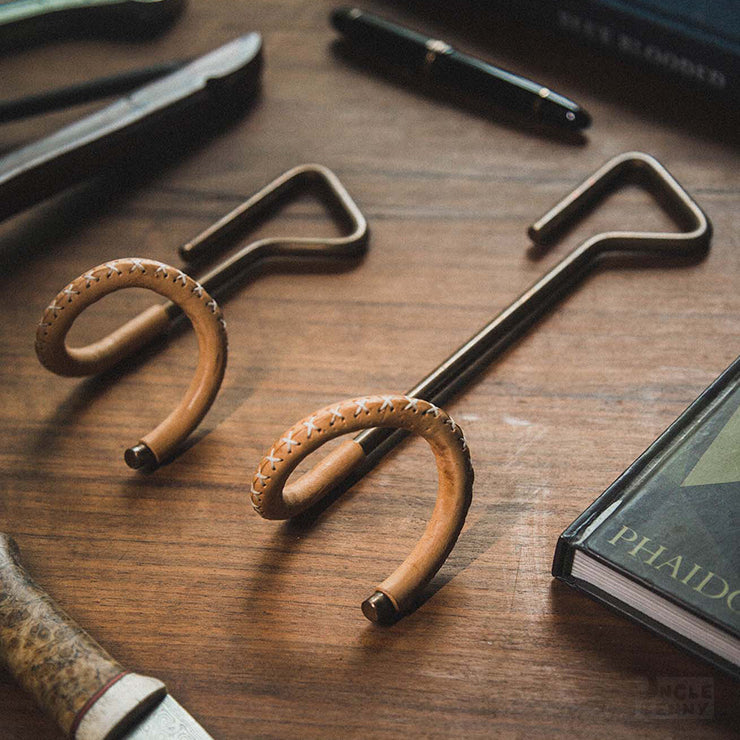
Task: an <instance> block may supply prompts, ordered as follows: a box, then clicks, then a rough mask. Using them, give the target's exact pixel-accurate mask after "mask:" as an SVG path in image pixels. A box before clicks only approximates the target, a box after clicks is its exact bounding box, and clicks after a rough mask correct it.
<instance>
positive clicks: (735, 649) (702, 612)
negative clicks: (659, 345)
mask: <svg viewBox="0 0 740 740" xmlns="http://www.w3.org/2000/svg"><path fill="white" fill-rule="evenodd" d="M552 573H553V575H554V576H556V577H557V578H559V579H561V580H563V581H565V582H566V583H568V584H569V585H571V586H573V587H574V588H576V589H578V590H579V591H582V592H584V593H586V594H588V595H590V596H592V597H594V598H596V599H597V600H600V601H602V602H605V603H606V604H608V605H610V606H611V607H613V608H614V609H616V610H617V611H619V612H621V613H623V614H625V615H627V616H628V617H631V618H632V619H634V620H636V621H637V622H639V623H641V624H643V625H644V626H646V627H648V628H649V629H651V630H653V631H655V632H657V633H659V634H660V635H663V636H664V637H666V638H668V639H669V640H671V641H672V642H674V643H676V644H678V645H680V646H681V647H683V648H685V649H686V650H688V651H690V652H692V653H694V654H696V655H699V656H701V657H703V658H705V659H707V660H709V661H710V662H712V663H713V664H714V665H716V666H718V667H719V668H721V669H723V670H725V671H726V672H728V673H730V674H731V675H733V676H735V677H736V678H740V357H739V358H738V359H736V360H735V361H734V362H733V364H732V365H730V367H729V368H727V370H725V371H724V372H723V373H722V375H720V377H719V378H717V379H716V380H715V381H714V382H713V383H712V384H711V385H710V386H709V387H708V388H707V389H706V390H705V391H704V392H703V393H702V394H701V395H700V396H699V398H697V399H696V400H695V401H694V402H693V403H692V404H691V406H689V408H688V409H686V411H684V413H683V414H681V416H680V417H679V418H678V419H677V420H676V421H675V422H674V423H673V424H672V425H671V426H670V427H669V428H668V429H667V430H666V431H665V432H664V433H663V434H662V435H661V436H660V437H659V438H658V439H657V440H656V441H655V442H654V443H653V444H652V445H651V446H650V447H649V448H648V449H647V450H646V451H645V452H644V453H643V454H642V455H641V456H640V457H639V458H638V459H637V460H636V461H635V462H634V463H633V464H632V465H631V466H630V467H629V468H628V469H627V470H626V471H625V472H624V473H623V474H622V475H621V476H620V477H619V478H618V479H617V480H616V481H615V482H614V483H613V484H612V485H611V486H609V488H608V489H607V490H606V491H605V492H604V493H603V494H602V495H601V496H600V497H599V498H598V499H597V500H596V501H595V502H594V503H593V504H592V505H591V506H590V507H589V508H588V509H587V510H586V511H585V512H584V513H583V514H581V516H580V517H578V519H576V521H575V522H573V524H571V525H570V527H568V528H567V529H566V530H565V532H563V534H562V535H561V536H560V539H559V541H558V545H557V548H556V551H555V558H554V562H553V568H552Z"/></svg>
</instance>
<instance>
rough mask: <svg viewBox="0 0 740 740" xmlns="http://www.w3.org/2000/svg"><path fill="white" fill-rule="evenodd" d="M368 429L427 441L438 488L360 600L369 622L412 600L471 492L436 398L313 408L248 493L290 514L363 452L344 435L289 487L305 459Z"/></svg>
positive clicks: (262, 508)
mask: <svg viewBox="0 0 740 740" xmlns="http://www.w3.org/2000/svg"><path fill="white" fill-rule="evenodd" d="M372 427H385V428H396V429H406V430H408V431H410V432H414V433H416V434H420V435H421V436H422V437H424V439H426V441H427V442H428V443H429V445H430V446H431V448H432V450H433V452H434V456H435V459H436V463H437V472H438V477H439V489H438V492H437V501H436V504H435V506H434V510H433V511H432V515H431V518H430V520H429V523H428V524H427V527H426V529H425V531H424V533H423V535H422V537H421V539H420V540H419V542H418V543H417V544H416V546H415V547H414V549H413V550H412V552H411V554H410V555H409V556H408V557H407V558H406V560H404V562H403V563H402V564H401V565H400V566H399V567H398V568H397V569H396V570H395V571H394V572H393V573H392V574H391V575H390V576H389V577H388V578H386V579H385V580H384V581H383V582H382V583H381V584H380V585H379V586H378V587H377V588H376V592H375V593H374V594H373V595H372V596H371V597H370V598H368V599H367V600H366V601H365V602H364V603H363V605H362V611H363V613H364V614H365V616H366V617H367V618H368V619H370V620H371V621H374V622H384V623H387V622H392V621H394V620H395V619H397V618H398V616H399V615H401V614H402V613H403V612H405V611H407V610H408V609H409V608H410V607H411V606H412V605H413V603H414V600H415V598H416V596H417V595H418V594H419V592H420V591H421V589H422V588H423V587H424V585H425V584H426V583H428V582H429V580H430V579H431V578H432V577H433V576H434V574H435V573H436V572H437V571H438V570H439V568H440V567H441V565H442V563H443V562H444V561H445V559H446V558H447V556H448V555H449V553H450V551H451V550H452V548H453V547H454V545H455V542H456V541H457V538H458V535H459V534H460V530H461V529H462V526H463V523H464V521H465V515H466V514H467V511H468V507H469V506H470V501H471V499H472V490H473V468H472V465H471V462H470V453H469V451H468V446H467V444H466V442H465V437H464V435H463V433H462V430H461V429H460V427H459V426H458V425H457V424H456V423H455V422H454V421H453V420H452V418H451V417H450V416H448V415H447V414H446V413H445V412H444V411H442V409H439V408H437V407H436V406H435V405H434V404H431V403H429V402H428V401H424V400H421V399H417V398H409V397H408V396H401V395H390V396H369V397H367V398H357V399H351V400H347V401H342V402H340V403H338V404H334V405H333V406H327V407H326V408H324V409H321V410H319V411H316V412H314V413H313V414H311V415H310V416H308V417H306V418H305V419H303V420H302V421H300V422H298V424H296V425H295V426H293V427H291V428H290V429H289V430H288V431H287V432H285V434H283V435H282V436H281V437H280V438H279V439H278V440H276V441H275V443H274V444H273V446H272V448H271V450H270V453H269V454H268V455H266V456H265V457H264V458H263V459H262V461H261V462H260V464H259V466H258V467H257V471H256V472H255V474H254V479H253V481H252V487H251V498H252V505H253V506H254V509H255V510H256V511H257V513H259V514H260V515H261V516H263V517H265V518H266V519H287V518H289V517H292V516H295V515H296V514H298V513H300V512H301V511H303V510H304V509H306V508H307V507H309V506H311V505H312V504H313V503H315V502H316V501H318V500H319V499H321V498H322V497H323V496H324V495H325V494H326V493H327V492H328V491H329V490H330V488H331V487H332V486H333V485H336V484H337V483H338V482H339V481H341V480H342V479H343V478H344V477H346V475H347V474H348V473H349V471H350V470H352V469H353V468H354V467H356V466H357V465H358V464H359V463H360V462H361V461H362V460H363V458H364V452H363V450H362V447H360V445H359V444H357V443H356V442H355V441H353V440H348V441H347V442H344V443H343V444H342V445H340V446H339V447H338V448H336V449H335V450H334V451H333V452H331V453H330V454H329V455H327V456H326V457H325V458H324V459H323V460H322V461H321V462H320V463H319V464H318V465H316V466H315V467H314V468H312V469H311V470H310V471H309V472H308V473H306V474H305V475H303V476H301V477H300V478H299V479H298V480H297V481H295V482H294V483H292V484H290V485H286V482H287V479H288V477H289V476H290V474H291V473H292V472H293V471H294V470H295V468H296V467H297V465H298V464H299V463H300V462H301V460H303V459H304V458H305V457H307V456H308V455H310V454H311V453H312V452H314V451H315V450H317V449H318V448H319V447H321V445H323V444H324V443H326V442H328V441H329V440H330V439H334V438H336V437H339V436H342V435H344V434H349V433H350V432H356V431H359V430H361V429H368V428H372Z"/></svg>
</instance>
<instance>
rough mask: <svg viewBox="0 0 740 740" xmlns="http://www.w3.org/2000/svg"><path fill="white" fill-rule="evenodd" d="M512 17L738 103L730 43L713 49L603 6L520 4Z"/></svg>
mask: <svg viewBox="0 0 740 740" xmlns="http://www.w3.org/2000/svg"><path fill="white" fill-rule="evenodd" d="M507 5H508V3H507ZM510 12H511V14H512V15H514V17H519V18H520V19H521V20H525V21H526V22H527V23H529V24H530V25H533V26H539V27H540V28H543V29H547V30H550V31H553V32H555V33H556V34H558V35H562V36H566V37H569V38H574V39H576V40H578V41H580V42H581V43H583V44H585V45H588V46H591V47H593V48H598V49H600V50H602V51H604V52H607V53H609V54H612V55H614V56H616V57H619V58H621V59H622V60H624V61H626V62H629V63H632V64H637V65H639V66H641V67H642V68H652V69H653V70H654V71H656V72H658V73H661V74H663V75H665V76H666V77H667V78H670V79H672V80H673V81H674V82H677V83H681V84H689V85H691V86H692V87H694V88H695V89H697V90H699V91H702V92H704V93H705V94H708V95H709V96H711V97H713V98H715V99H717V100H718V101H725V102H733V103H737V102H740V55H738V52H737V49H736V48H733V44H731V43H724V42H722V40H717V43H715V42H714V40H713V39H711V37H709V36H708V35H707V34H701V33H697V34H690V33H689V32H688V31H685V30H684V29H682V28H681V27H680V26H679V25H676V24H670V23H668V22H664V21H662V20H661V18H660V17H658V16H652V15H647V14H644V13H642V12H640V11H638V10H635V9H630V8H628V7H624V6H621V5H620V6H616V5H612V4H609V3H604V2H601V0H564V1H561V2H552V1H551V0H548V1H544V2H543V1H541V0H522V2H520V3H516V4H514V5H513V6H511V10H510Z"/></svg>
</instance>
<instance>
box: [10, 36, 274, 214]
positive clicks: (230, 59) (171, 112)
mask: <svg viewBox="0 0 740 740" xmlns="http://www.w3.org/2000/svg"><path fill="white" fill-rule="evenodd" d="M261 49H262V39H261V37H260V35H259V34H258V33H249V34H247V35H246V36H242V37H240V38H238V39H235V40H234V41H231V42H229V43H227V44H225V45H224V46H221V47H219V48H218V49H216V50H214V51H212V52H210V53H208V54H205V55H204V56H201V57H199V58H198V59H195V60H194V61H192V62H190V63H189V64H187V65H185V66H184V67H182V68H181V69H179V70H178V71H176V72H173V73H172V74H168V75H165V76H164V77H160V78H159V79H157V80H155V81H154V82H150V83H149V84H147V85H144V86H143V87H140V88H138V89H137V90H135V91H134V92H132V93H130V94H129V95H127V96H126V97H124V98H121V99H120V100H118V101H117V102H115V103H112V104H111V105H109V106H107V107H105V108H103V109H102V110H99V111H97V112H95V113H92V114H91V115H89V116H87V117H85V118H82V119H81V120H79V121H77V122H75V123H73V124H70V125H69V126H66V127H64V128H62V129H60V130H59V131H57V132H55V133H53V134H51V135H50V136H47V137H45V138H43V139H41V140H39V141H37V142H34V143H32V144H29V145H28V146H25V147H22V148H20V149H17V150H15V151H13V152H11V153H10V154H8V155H6V156H5V157H2V158H0V220H2V219H5V218H8V217H9V216H12V215H13V214H15V213H18V212H19V211H22V210H23V209H25V208H28V207H29V206H31V205H34V204H36V203H38V202H40V201H42V200H44V199H45V198H48V197H49V196H51V195H54V194H56V193H58V192H60V191H62V190H64V189H65V188H67V187H69V186H70V185H73V184H74V183H76V182H79V181H80V180H83V179H85V178H87V177H90V176H91V175H94V174H96V173H97V172H99V171H100V170H101V169H102V168H103V167H104V166H109V165H111V164H113V163H114V162H119V161H121V160H122V159H123V158H125V157H129V158H130V157H131V156H132V154H135V153H136V150H137V148H142V149H146V150H148V151H151V149H152V148H153V147H154V148H156V147H161V146H162V142H170V141H171V137H172V136H173V135H176V134H177V133H179V132H182V131H186V130H188V129H191V130H192V128H193V127H194V126H195V125H196V123H197V124H198V125H200V126H202V123H203V116H207V115H209V114H210V115H211V116H212V115H213V114H214V112H215V111H216V110H219V109H223V108H228V109H229V110H232V109H233V108H234V103H235V101H238V102H240V103H242V105H243V104H244V103H246V102H247V101H249V100H251V99H252V98H253V96H254V92H255V89H256V87H257V81H258V79H259V74H260V70H261ZM198 114H200V115H198Z"/></svg>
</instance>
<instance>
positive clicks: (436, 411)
mask: <svg viewBox="0 0 740 740" xmlns="http://www.w3.org/2000/svg"><path fill="white" fill-rule="evenodd" d="M427 403H429V402H428V401H427ZM424 413H425V414H434V418H435V419H438V418H439V407H438V406H435V405H434V404H433V403H430V404H429V408H428V409H427V410H426V411H425V412H424Z"/></svg>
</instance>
